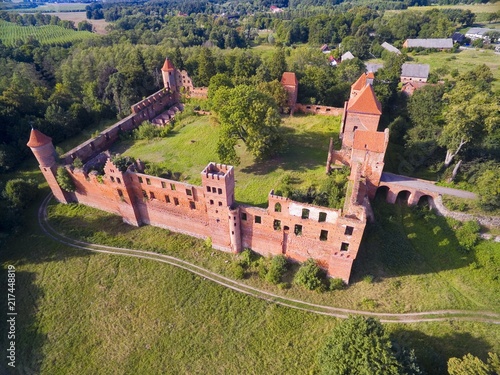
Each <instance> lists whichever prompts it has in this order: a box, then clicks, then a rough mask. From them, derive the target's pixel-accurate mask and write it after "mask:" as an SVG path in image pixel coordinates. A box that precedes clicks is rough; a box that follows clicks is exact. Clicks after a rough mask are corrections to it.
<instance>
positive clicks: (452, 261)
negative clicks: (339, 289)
mask: <svg viewBox="0 0 500 375" xmlns="http://www.w3.org/2000/svg"><path fill="white" fill-rule="evenodd" d="M384 198H385V197H383V196H380V195H377V196H376V198H375V199H374V200H373V201H372V207H373V210H374V212H375V220H376V222H375V223H368V224H367V226H366V229H365V233H364V235H363V241H362V242H361V246H360V251H359V255H358V257H357V259H356V262H355V263H354V267H353V273H352V277H351V280H352V281H353V282H358V281H361V280H362V279H363V278H364V277H365V276H367V275H372V276H374V280H375V282H376V281H377V279H378V280H381V279H384V278H389V277H397V276H404V275H422V274H431V273H436V272H440V271H443V270H453V269H459V268H463V267H468V266H469V265H470V264H472V263H474V262H475V261H476V258H475V255H474V253H473V252H467V251H465V250H463V249H462V248H461V246H460V245H459V242H458V240H457V238H456V235H455V232H454V230H453V228H452V227H451V226H450V225H449V223H448V222H447V221H446V219H445V218H443V217H440V216H437V215H436V214H435V213H434V212H432V211H430V210H429V209H428V208H426V207H408V206H406V204H404V203H396V204H389V203H386V202H385V199H384Z"/></svg>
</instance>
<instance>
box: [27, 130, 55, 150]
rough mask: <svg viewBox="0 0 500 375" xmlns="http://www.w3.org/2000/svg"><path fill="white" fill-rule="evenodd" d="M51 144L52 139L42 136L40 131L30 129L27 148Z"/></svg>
mask: <svg viewBox="0 0 500 375" xmlns="http://www.w3.org/2000/svg"><path fill="white" fill-rule="evenodd" d="M50 142H52V138H50V137H48V136H46V135H45V134H43V133H42V132H41V131H40V130H37V129H31V134H30V140H29V141H28V143H27V146H28V147H40V146H43V145H46V144H47V143H50Z"/></svg>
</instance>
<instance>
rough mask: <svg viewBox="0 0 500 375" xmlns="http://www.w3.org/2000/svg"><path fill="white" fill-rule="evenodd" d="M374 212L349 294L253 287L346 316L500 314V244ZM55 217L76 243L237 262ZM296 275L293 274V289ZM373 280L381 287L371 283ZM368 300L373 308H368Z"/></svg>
mask: <svg viewBox="0 0 500 375" xmlns="http://www.w3.org/2000/svg"><path fill="white" fill-rule="evenodd" d="M374 207H375V210H376V215H377V223H376V224H371V225H369V226H368V228H367V230H366V232H365V236H364V238H363V242H362V245H361V249H360V253H359V255H358V259H357V260H356V262H355V265H354V269H353V274H352V277H351V285H350V286H349V288H347V289H346V290H340V291H334V292H328V293H315V292H309V291H306V290H304V289H301V288H299V287H297V286H292V287H291V288H290V289H286V290H281V289H280V288H279V287H276V286H273V285H270V284H268V283H266V282H264V281H263V280H261V279H259V277H258V276H257V273H256V272H255V273H250V274H247V278H246V280H245V282H246V283H248V284H249V285H253V286H256V287H259V288H263V289H267V290H269V291H271V292H273V293H275V294H280V295H284V296H287V297H291V298H298V299H303V300H306V301H309V302H312V303H320V304H325V305H330V306H335V307H342V308H351V309H357V308H360V309H368V310H373V311H381V312H398V313H401V312H415V311H428V310H438V309H468V310H490V311H497V312H499V311H500V301H499V300H498V298H496V296H497V295H499V293H500V280H498V276H497V272H496V271H495V270H496V267H498V266H499V265H500V253H499V250H500V244H498V243H494V242H491V241H483V242H480V243H479V244H478V245H477V246H476V247H475V249H474V250H473V251H471V252H465V251H463V250H460V249H459V245H458V241H457V239H456V237H455V235H454V232H453V230H452V228H450V226H449V225H448V223H447V222H446V220H445V219H444V218H441V217H437V216H435V215H433V214H430V213H428V212H425V211H421V210H414V209H409V208H406V207H399V206H395V205H388V204H385V203H381V202H375V204H374ZM49 213H50V215H49V217H50V218H51V222H52V224H53V225H54V226H55V227H56V228H58V230H59V231H61V232H63V233H65V234H66V235H68V236H70V237H72V238H77V239H81V240H84V241H88V242H94V243H100V244H105V245H111V246H119V247H129V248H135V249H145V250H150V251H155V252H159V253H164V254H168V255H173V256H176V257H179V258H181V259H185V260H188V261H191V262H194V263H196V264H198V265H201V266H203V267H205V268H208V269H210V270H212V271H215V272H218V273H222V274H225V275H226V276H229V277H231V270H230V267H228V264H229V262H231V261H233V260H235V259H236V257H235V256H234V255H231V254H227V253H223V252H213V251H212V250H207V249H205V248H204V246H203V241H202V240H198V239H194V238H191V237H187V236H184V235H179V234H170V233H169V231H166V230H164V229H161V228H155V227H151V226H144V227H141V228H135V227H131V226H128V225H126V224H124V223H123V222H122V221H121V219H120V218H119V217H117V216H114V215H111V214H108V213H105V212H102V211H99V210H96V209H93V208H90V207H84V206H79V205H70V206H67V205H54V206H51V207H50V211H49ZM166 239H169V240H166ZM171 241H174V242H171ZM296 270H297V268H296V267H294V268H293V270H292V271H291V272H289V273H288V274H287V276H286V279H287V281H291V280H292V278H293V273H294V272H295V271H296ZM368 275H371V276H372V277H371V278H372V279H373V280H374V282H373V283H369V282H365V279H366V278H367V276H368ZM366 300H371V301H373V302H372V303H371V304H369V305H367V304H366V303H365V301H366Z"/></svg>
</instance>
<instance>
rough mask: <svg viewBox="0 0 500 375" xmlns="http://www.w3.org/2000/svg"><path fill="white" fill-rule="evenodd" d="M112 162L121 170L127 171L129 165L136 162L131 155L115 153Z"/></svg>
mask: <svg viewBox="0 0 500 375" xmlns="http://www.w3.org/2000/svg"><path fill="white" fill-rule="evenodd" d="M111 162H112V163H113V164H114V165H115V166H116V168H118V170H119V171H120V172H125V171H126V170H127V168H128V167H129V165H132V164H134V163H135V159H134V158H133V157H130V156H121V155H115V156H113V157H112V158H111Z"/></svg>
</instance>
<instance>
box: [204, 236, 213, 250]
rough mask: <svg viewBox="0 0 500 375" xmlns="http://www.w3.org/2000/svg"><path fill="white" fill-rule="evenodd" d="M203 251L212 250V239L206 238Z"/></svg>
mask: <svg viewBox="0 0 500 375" xmlns="http://www.w3.org/2000/svg"><path fill="white" fill-rule="evenodd" d="M205 249H207V250H210V249H212V237H207V238H206V239H205Z"/></svg>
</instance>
